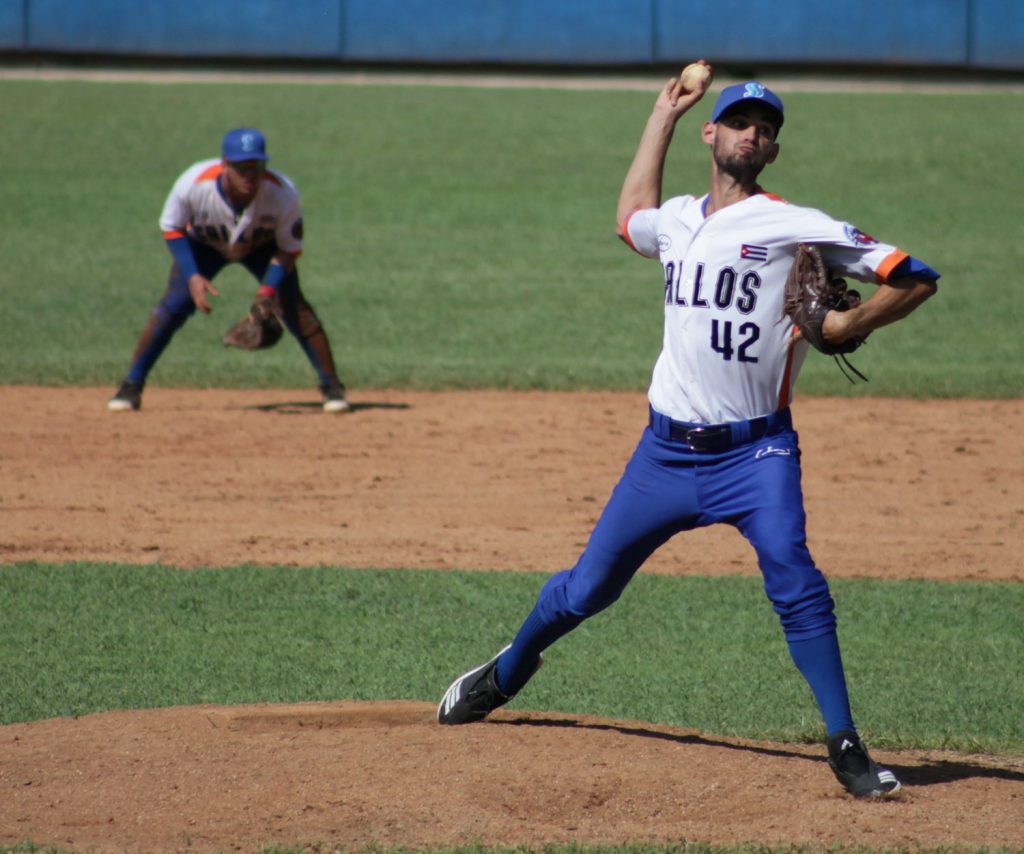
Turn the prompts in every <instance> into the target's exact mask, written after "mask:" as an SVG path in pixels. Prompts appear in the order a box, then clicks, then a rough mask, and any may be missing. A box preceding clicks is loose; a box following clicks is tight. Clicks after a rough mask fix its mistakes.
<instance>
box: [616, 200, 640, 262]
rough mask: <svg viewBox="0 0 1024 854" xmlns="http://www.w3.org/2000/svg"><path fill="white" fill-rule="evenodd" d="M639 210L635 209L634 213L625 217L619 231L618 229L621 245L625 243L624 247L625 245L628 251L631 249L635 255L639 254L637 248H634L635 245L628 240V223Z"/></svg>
mask: <svg viewBox="0 0 1024 854" xmlns="http://www.w3.org/2000/svg"><path fill="white" fill-rule="evenodd" d="M640 210H641V208H637V209H636V210H635V211H633V212H632V213H631V214H630V215H629V216H627V217H626V218H625V219H624V220H623V221H622V228H620V229H619V237H621V238H622V242H623V243H625V244H626V245H627V246H628V247H629V248H630V249H632V250H633V251H634V252H636V254H637V255H640V254H641V252H640V250H639V249H637V248H636V246H635V245H634V244H633V241H632V240H631V239H630V236H629V221H630V220H631V219H632V218H633V217H634V216H635V215H636V214H637V212H638V211H640Z"/></svg>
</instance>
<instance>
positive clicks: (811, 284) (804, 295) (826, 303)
mask: <svg viewBox="0 0 1024 854" xmlns="http://www.w3.org/2000/svg"><path fill="white" fill-rule="evenodd" d="M784 294H785V297H784V298H785V302H784V309H783V310H784V311H785V313H786V314H788V315H789V316H790V317H791V318H793V322H794V323H795V324H796V325H797V326H798V327H799V329H800V335H801V336H802V337H803V338H804V340H805V341H807V342H808V343H809V344H810V345H811V346H812V347H814V349H816V350H819V351H820V352H822V353H825V354H826V355H828V356H834V357H836V364H837V365H839V369H840V370H841V371H843V373H844V374H845V375H846V378H847V379H849V380H850V382H853V378H852V377H850V375H849V374H847V373H846V371H845V370H843V363H845V365H846V367H848V368H849V369H850V370H852V371H853V372H854V373H855V374H857V376H859V377H860V378H861V379H862V380H865V381H867V377H865V376H864V375H863V374H862V373H861V372H860V371H858V370H857V369H856V368H855V367H853V365H851V364H850V363H849V362H847V361H846V358H845V356H844V354H846V353H852V352H853V351H854V350H856V349H857V348H858V347H860V345H861V344H863V343H864V341H865V339H864V338H848V339H847V340H846V341H843V342H841V343H839V344H830V343H829V342H828V341H826V340H825V336H824V334H823V332H822V326H823V325H824V323H825V315H826V314H828V313H829V312H830V311H849V310H850V309H851V308H856V307H857V306H858V305H860V293H859V292H858V291H855V290H853V289H852V288H847V287H846V280H845V279H841V278H839V277H838V276H833V275H832V271H831V270H829V269H828V268H827V267H826V266H825V261H824V259H823V258H822V257H821V252H820V251H819V250H818V248H817V247H816V246H810V245H807V244H803V243H801V244H799V245H798V246H797V248H796V257H795V258H794V259H793V266H792V267H790V268H789V275H788V276H787V277H786V287H785V291H784ZM840 356H844V358H843V360H842V363H840V361H839V357H840Z"/></svg>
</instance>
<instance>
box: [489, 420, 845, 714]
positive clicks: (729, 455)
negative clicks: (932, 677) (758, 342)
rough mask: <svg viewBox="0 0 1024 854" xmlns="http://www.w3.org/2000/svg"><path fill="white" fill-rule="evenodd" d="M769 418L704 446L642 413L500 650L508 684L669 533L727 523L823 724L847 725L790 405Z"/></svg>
mask: <svg viewBox="0 0 1024 854" xmlns="http://www.w3.org/2000/svg"><path fill="white" fill-rule="evenodd" d="M771 421H772V424H771V425H770V428H769V433H768V435H764V436H762V437H761V438H759V439H756V440H750V441H744V436H745V435H749V429H748V427H749V425H750V424H752V423H753V422H738V423H736V424H734V425H730V426H731V427H732V434H733V435H734V437H735V439H736V441H735V442H734V443H731V444H732V446H731V447H728V448H726V449H724V450H721V451H716V452H711V453H708V452H698V451H694V450H691V449H690V447H688V446H687V445H686V444H684V443H682V442H680V441H676V440H673V439H670V438H668V424H669V422H668V419H666V418H665V417H664V416H661V415H659V414H658V413H655V412H653V411H652V418H651V426H649V427H648V428H647V429H645V430H644V433H643V436H642V437H641V439H640V442H639V444H638V445H637V448H636V450H635V451H634V453H633V456H632V458H631V459H630V461H629V463H628V464H627V465H626V469H625V471H624V473H623V475H622V478H621V479H620V481H619V483H618V484H617V485H616V487H615V489H614V491H613V492H612V495H611V498H610V499H609V501H608V504H607V505H606V507H605V509H604V512H603V513H602V515H601V518H600V519H599V520H598V522H597V525H596V526H595V528H594V531H593V533H592V534H591V536H590V540H589V542H588V543H587V547H586V549H585V550H584V552H583V554H582V555H581V556H580V558H579V560H578V562H577V563H576V565H575V566H574V567H573V568H572V569H571V570H566V571H563V572H559V573H556V574H555V575H554V576H552V577H551V578H550V579H549V580H548V582H547V583H546V584H545V585H544V587H543V588H542V589H541V591H540V595H539V597H538V599H537V602H536V605H535V606H534V609H533V611H532V612H531V613H530V615H529V616H528V617H527V619H526V621H525V622H524V623H523V626H522V627H521V628H520V630H519V632H518V634H517V635H516V638H515V640H514V641H513V643H512V646H511V647H510V648H509V650H508V651H506V652H505V653H504V654H503V655H502V656H501V658H500V659H499V661H498V670H497V679H498V685H499V687H500V688H501V689H502V690H503V691H504V692H505V693H506V694H509V695H511V694H514V693H515V692H516V691H518V689H519V688H520V687H521V686H522V685H523V684H525V682H526V680H528V679H529V678H530V675H531V674H532V672H533V669H534V667H535V665H536V662H537V657H538V656H539V655H540V653H541V652H542V651H543V650H544V649H546V648H547V647H548V646H550V645H551V644H552V643H554V642H555V641H556V640H557V639H558V638H560V637H562V636H563V635H564V634H566V633H567V632H569V631H571V630H572V629H573V628H575V627H576V626H578V625H579V624H580V623H581V622H583V620H585V619H586V618H587V617H591V616H593V615H594V614H597V613H599V612H600V611H602V610H603V609H605V608H607V607H608V606H609V605H611V604H612V603H613V602H615V600H616V599H618V598H619V596H620V594H621V593H622V591H623V589H624V588H625V587H626V585H627V584H628V583H629V581H630V579H632V577H633V575H634V574H635V573H636V571H637V570H638V569H639V568H640V566H641V565H642V564H643V563H644V561H645V560H646V559H647V558H648V557H649V556H650V555H651V554H652V553H653V552H654V551H655V549H657V548H658V547H659V546H661V545H662V544H663V543H665V542H666V541H667V540H668V539H669V538H670V537H672V536H673V535H674V534H677V533H679V532H681V531H689V530H693V529H695V528H699V527H703V526H706V525H713V524H716V523H725V524H729V525H733V526H735V527H736V528H737V529H738V530H739V531H740V532H741V533H742V534H743V536H744V537H746V539H747V540H748V541H749V542H750V544H751V545H752V546H753V547H754V550H755V551H756V553H757V559H758V564H759V565H760V568H761V572H762V575H763V577H764V589H765V593H766V594H767V596H768V599H769V600H770V601H771V603H772V607H773V608H774V609H775V612H776V613H777V614H778V615H779V619H780V622H781V624H782V629H783V631H784V633H785V637H786V640H787V642H788V644H789V647H790V652H791V654H792V657H793V660H794V662H795V663H796V665H797V667H798V668H799V669H800V671H801V672H802V673H803V675H804V676H805V678H806V679H807V681H808V683H809V684H810V686H811V688H812V690H813V692H814V694H815V697H816V699H817V700H818V704H819V707H821V709H822V712H823V715H824V717H825V720H826V726H827V728H828V730H829V732H830V733H831V732H836V731H839V730H841V729H850V730H853V728H854V727H853V722H852V715H851V713H850V709H849V700H848V696H847V691H846V683H845V677H844V675H843V668H842V662H841V658H840V655H839V645H838V640H837V638H836V621H835V615H834V613H833V600H832V596H831V594H830V593H829V588H828V582H827V581H826V579H825V576H824V575H823V574H822V573H821V571H820V570H819V569H818V568H817V567H816V566H815V564H814V561H813V560H812V559H811V555H810V552H809V551H808V549H807V543H806V534H805V523H806V517H805V514H804V505H803V492H802V489H801V485H800V450H799V446H798V441H797V434H796V432H795V431H794V430H793V428H792V423H791V421H790V416H789V411H788V409H787V410H784V411H783V412H780V413H775V414H774V415H773V416H771ZM674 424H675V425H676V426H677V427H679V426H682V427H683V428H685V427H686V426H688V425H679V424H678V422H674ZM689 426H697V425H689ZM659 434H660V435H659Z"/></svg>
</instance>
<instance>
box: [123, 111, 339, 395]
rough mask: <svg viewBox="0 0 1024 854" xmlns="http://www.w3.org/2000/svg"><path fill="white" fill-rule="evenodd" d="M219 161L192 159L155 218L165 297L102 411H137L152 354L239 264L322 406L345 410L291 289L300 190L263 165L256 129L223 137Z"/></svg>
mask: <svg viewBox="0 0 1024 854" xmlns="http://www.w3.org/2000/svg"><path fill="white" fill-rule="evenodd" d="M221 155H222V156H221V158H220V159H217V160H203V161H200V162H198V163H194V164H193V165H192V166H190V167H189V168H188V169H186V170H185V171H184V172H183V173H182V174H181V176H180V177H179V178H178V179H177V180H176V181H175V182H174V186H173V187H172V188H171V192H170V194H169V195H168V197H167V201H166V202H165V204H164V208H163V212H162V213H161V215H160V229H161V231H162V232H163V236H164V239H165V240H166V242H167V247H168V249H169V250H170V252H171V255H172V257H173V258H174V264H173V266H172V267H171V273H170V277H169V279H168V283H167V291H166V292H165V293H164V296H163V298H162V299H161V300H160V303H159V304H158V305H157V307H156V308H155V309H154V311H153V313H152V314H151V315H150V318H149V321H148V322H147V324H146V326H145V328H144V329H143V330H142V334H141V335H140V336H139V340H138V343H137V344H136V346H135V352H134V354H133V355H132V363H131V366H130V367H129V369H128V375H127V377H125V379H124V381H123V382H122V383H121V386H120V388H118V390H117V392H116V393H115V394H114V397H113V398H111V400H110V401H109V403H108V404H107V406H108V408H109V409H111V410H112V411H114V412H130V411H132V410H137V409H139V407H140V406H141V405H142V390H143V388H144V386H145V384H146V378H147V377H148V375H149V372H150V371H151V370H152V368H153V366H154V365H155V364H156V361H157V359H158V358H160V354H161V353H163V351H164V348H165V347H166V346H167V345H168V344H169V343H170V341H171V338H172V337H173V336H174V334H175V333H176V332H177V331H178V329H180V328H181V326H182V325H183V324H184V323H185V321H186V320H188V318H189V317H191V316H192V315H193V314H194V313H195V310H196V308H199V309H200V310H201V311H202V312H204V313H206V314H209V313H210V311H211V310H212V305H211V303H210V300H209V295H213V296H218V293H217V289H216V288H215V287H214V286H213V278H214V277H215V276H216V275H217V273H219V272H220V271H221V270H222V269H223V268H224V267H225V266H226V265H227V264H230V263H234V262H237V263H240V264H242V265H243V266H244V267H245V268H246V269H247V270H248V271H249V272H250V273H251V274H252V275H253V277H254V278H255V279H256V280H257V281H258V282H259V288H258V290H257V293H256V296H257V297H258V298H269V299H270V300H272V304H273V306H274V310H275V313H276V314H277V315H278V316H279V317H280V319H281V321H282V322H283V323H284V326H285V328H287V329H288V331H289V332H290V333H291V334H292V335H293V336H294V337H295V339H296V341H298V343H299V346H301V347H302V350H303V352H304V353H305V354H306V358H307V359H309V362H310V364H311V365H312V366H313V369H314V370H315V371H316V373H317V377H318V379H319V383H320V391H321V394H322V395H323V407H324V410H325V411H327V412H347V411H349V409H350V408H351V407H350V406H349V403H348V401H347V400H346V399H345V386H344V385H343V384H342V382H341V380H339V378H338V375H337V372H336V370H335V366H334V356H333V354H332V352H331V345H330V342H329V341H328V340H327V333H326V332H325V331H324V329H323V326H322V325H321V323H320V320H319V318H318V317H317V315H316V312H315V311H314V310H313V307H312V306H311V305H310V304H309V303H308V302H307V301H306V298H305V297H304V296H303V294H302V288H301V287H300V286H299V274H298V271H297V269H296V264H295V262H296V259H297V258H298V257H299V255H300V253H301V252H302V210H301V208H300V205H299V193H298V191H297V190H296V189H295V185H294V184H293V183H292V182H291V181H290V180H289V179H288V177H287V176H286V175H284V174H283V173H281V172H277V171H273V170H270V169H268V168H267V167H266V161H267V160H269V159H270V158H269V157H268V156H267V151H266V139H265V138H264V136H263V134H262V133H260V132H259V131H258V130H254V129H252V128H236V129H235V130H232V131H228V133H227V134H226V135H225V136H224V141H223V144H222V148H221Z"/></svg>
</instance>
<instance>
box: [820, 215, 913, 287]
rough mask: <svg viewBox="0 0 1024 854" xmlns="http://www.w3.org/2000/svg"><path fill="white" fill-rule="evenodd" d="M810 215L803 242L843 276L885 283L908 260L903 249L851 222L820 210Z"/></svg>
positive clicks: (862, 280)
mask: <svg viewBox="0 0 1024 854" xmlns="http://www.w3.org/2000/svg"><path fill="white" fill-rule="evenodd" d="M811 213H812V215H811V216H809V217H808V220H807V223H806V228H805V229H802V232H803V233H802V235H801V242H804V243H813V244H815V245H816V246H817V247H818V249H820V250H821V255H822V258H824V260H825V263H826V265H828V267H829V269H830V270H832V271H833V272H835V273H836V274H838V275H840V276H844V277H848V278H852V279H857V280H858V281H861V282H872V283H874V284H879V285H880V284H884V283H885V282H887V281H889V277H890V276H891V275H892V272H893V270H895V269H896V267H897V266H899V264H900V263H901V262H903V261H904V260H905V259H906V258H907V257H909V256H908V255H907V253H906V252H904V251H903V250H902V249H898V248H897V247H895V246H892V245H891V244H888V243H883V242H882V241H880V240H878V239H877V238H874V237H872V236H871V235H870V234H867V233H866V232H864V231H861V230H860V229H859V228H857V227H856V226H855V225H852V224H851V223H848V222H839V221H838V220H834V219H832V218H831V217H829V216H827V215H825V214H823V213H821V212H820V211H814V212H811ZM813 214H817V215H816V216H814V215H813Z"/></svg>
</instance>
